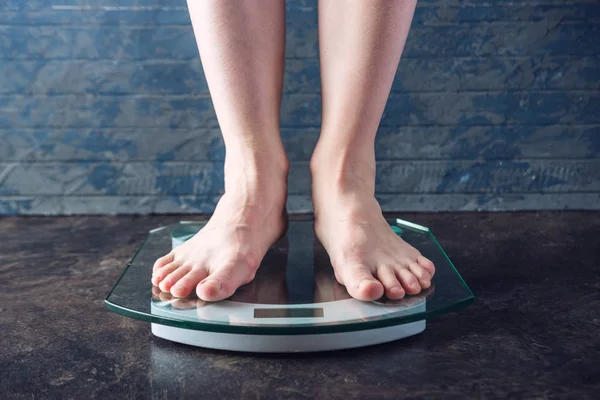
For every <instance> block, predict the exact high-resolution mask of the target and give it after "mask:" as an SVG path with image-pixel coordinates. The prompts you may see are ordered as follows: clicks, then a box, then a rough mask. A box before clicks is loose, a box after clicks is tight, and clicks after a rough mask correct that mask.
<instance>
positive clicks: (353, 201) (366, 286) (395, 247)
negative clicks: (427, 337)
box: [311, 146, 435, 301]
mask: <svg viewBox="0 0 600 400" xmlns="http://www.w3.org/2000/svg"><path fill="white" fill-rule="evenodd" d="M327 150H329V149H327ZM327 150H326V149H323V148H322V147H321V148H319V146H317V149H316V150H315V154H314V156H313V160H311V171H312V175H313V189H312V190H313V204H314V208H315V232H316V235H317V237H318V238H319V240H320V241H321V243H322V244H323V246H324V247H325V249H326V250H327V253H328V254H329V257H330V260H331V263H332V265H333V268H334V272H335V277H336V279H337V280H338V282H339V283H341V284H342V285H344V286H346V289H347V290H348V293H350V295H351V296H352V297H354V298H356V299H358V300H366V301H369V300H376V299H378V298H380V297H382V296H383V295H384V294H385V295H386V296H387V297H388V298H390V299H400V298H402V297H404V296H405V295H406V294H417V293H419V292H420V291H421V289H426V288H428V287H429V286H431V278H432V277H433V274H434V273H435V268H434V265H433V263H432V262H431V261H430V260H428V259H427V258H425V257H424V256H423V255H421V253H420V252H419V251H418V250H417V249H415V248H414V247H412V246H411V245H409V244H408V243H406V242H405V241H404V240H402V239H401V238H400V237H399V236H398V235H397V234H396V233H395V232H394V231H393V230H392V229H391V227H390V225H389V224H388V223H387V221H386V220H385V218H384V217H383V215H382V213H381V208H380V206H379V203H378V202H377V200H376V199H375V197H374V191H375V157H374V155H371V154H361V155H348V154H341V155H340V153H341V152H340V151H339V150H338V151H337V152H336V151H333V150H329V151H327ZM332 155H333V156H332Z"/></svg>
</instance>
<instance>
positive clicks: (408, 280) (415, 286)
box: [396, 268, 421, 294]
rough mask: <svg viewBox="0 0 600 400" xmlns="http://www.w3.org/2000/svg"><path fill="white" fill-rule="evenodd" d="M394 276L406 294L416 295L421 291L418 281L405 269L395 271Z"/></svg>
mask: <svg viewBox="0 0 600 400" xmlns="http://www.w3.org/2000/svg"><path fill="white" fill-rule="evenodd" d="M396 274H397V276H398V280H399V281H400V283H402V287H403V288H404V290H405V291H406V293H408V294H417V293H419V292H420V291H421V285H420V284H419V281H418V280H417V278H416V277H415V276H414V275H413V273H412V272H410V271H409V270H408V269H407V268H399V269H397V270H396Z"/></svg>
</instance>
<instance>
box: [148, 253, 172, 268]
mask: <svg viewBox="0 0 600 400" xmlns="http://www.w3.org/2000/svg"><path fill="white" fill-rule="evenodd" d="M173 259H174V255H173V253H169V254H167V255H166V256H162V257H161V258H159V259H158V260H156V262H155V263H154V267H152V270H156V269H158V268H162V267H164V266H165V265H167V264H169V263H172V262H173Z"/></svg>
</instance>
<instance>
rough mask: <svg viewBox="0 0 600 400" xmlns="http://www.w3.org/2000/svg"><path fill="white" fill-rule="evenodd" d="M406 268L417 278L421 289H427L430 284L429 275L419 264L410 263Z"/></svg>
mask: <svg viewBox="0 0 600 400" xmlns="http://www.w3.org/2000/svg"><path fill="white" fill-rule="evenodd" d="M408 269H409V270H410V272H412V273H413V275H414V276H415V277H416V278H417V280H418V281H419V284H420V285H421V287H422V288H423V289H427V288H428V287H429V286H431V275H430V274H429V272H427V270H426V269H425V268H423V267H422V266H421V265H419V264H417V263H410V264H409V265H408Z"/></svg>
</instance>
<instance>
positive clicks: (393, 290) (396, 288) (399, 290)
mask: <svg viewBox="0 0 600 400" xmlns="http://www.w3.org/2000/svg"><path fill="white" fill-rule="evenodd" d="M402 292H403V290H402V288H401V287H399V286H394V287H393V288H391V289H390V293H392V294H400V293H402Z"/></svg>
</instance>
